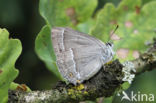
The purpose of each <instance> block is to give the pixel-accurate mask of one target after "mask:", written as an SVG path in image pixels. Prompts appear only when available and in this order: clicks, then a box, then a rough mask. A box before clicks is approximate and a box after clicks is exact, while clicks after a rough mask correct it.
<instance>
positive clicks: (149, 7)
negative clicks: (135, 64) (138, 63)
mask: <svg viewBox="0 0 156 103" xmlns="http://www.w3.org/2000/svg"><path fill="white" fill-rule="evenodd" d="M155 9H156V1H152V2H149V3H147V4H145V5H143V6H142V1H141V0H135V2H134V1H132V0H122V2H121V3H120V4H119V6H118V7H117V8H115V7H114V5H113V4H109V3H108V4H106V5H105V7H104V8H103V9H102V10H101V11H100V12H99V13H98V15H97V18H96V25H95V27H94V28H93V29H92V31H91V34H92V35H93V36H95V37H97V38H99V39H101V40H102V41H104V42H108V39H109V37H110V34H111V32H112V31H113V30H114V29H113V28H115V26H116V25H117V24H118V25H119V29H118V30H117V31H116V32H115V35H117V36H118V37H119V38H120V40H115V41H114V45H115V46H114V47H115V49H116V50H117V51H118V50H120V49H127V51H126V50H125V51H126V52H127V53H128V54H127V56H126V58H121V57H119V58H120V59H121V60H123V59H125V60H130V59H134V58H135V55H134V54H137V53H139V52H143V51H145V50H146V48H147V47H148V46H147V45H146V42H148V41H151V40H152V38H153V37H154V35H155V33H154V30H155V28H156V21H155V18H156V12H155ZM123 52H124V50H123Z"/></svg>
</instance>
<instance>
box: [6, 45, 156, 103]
mask: <svg viewBox="0 0 156 103" xmlns="http://www.w3.org/2000/svg"><path fill="white" fill-rule="evenodd" d="M129 62H130V63H132V65H133V66H134V68H135V71H136V72H133V71H132V74H140V73H143V72H145V71H149V70H153V69H155V68H156V45H155V44H154V45H153V47H152V48H151V49H149V50H148V52H146V53H144V54H142V55H141V56H140V57H139V58H138V59H136V60H133V61H129ZM123 67H124V68H125V69H126V68H130V67H129V66H128V65H124V66H123V65H122V64H121V63H120V62H119V61H118V60H115V61H113V62H112V63H111V64H107V65H105V66H104V67H103V68H101V70H100V71H99V72H98V73H97V74H96V75H95V76H93V77H92V78H91V79H89V80H87V81H85V82H84V83H83V84H80V85H77V86H74V85H72V84H68V85H66V84H65V83H63V82H59V83H58V84H57V86H56V87H55V88H53V89H52V90H45V91H31V92H22V91H9V103H67V102H68V103H70V102H72V103H73V102H79V101H85V100H95V99H96V98H98V97H109V96H112V95H113V93H114V92H115V91H116V90H117V88H119V87H120V85H121V84H122V83H123V82H124V81H123V78H124V76H125V74H124V72H123V71H122V68H123Z"/></svg>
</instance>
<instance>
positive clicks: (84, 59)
mask: <svg viewBox="0 0 156 103" xmlns="http://www.w3.org/2000/svg"><path fill="white" fill-rule="evenodd" d="M52 44H53V47H54V51H55V55H56V57H57V65H58V67H59V71H60V73H61V74H62V75H63V77H64V78H65V79H67V80H68V81H69V82H71V83H73V84H76V83H77V82H80V83H81V82H83V81H84V80H87V79H89V78H90V77H92V76H93V75H94V74H96V73H97V72H98V71H99V70H100V68H101V66H102V65H103V64H102V61H101V50H102V46H105V45H104V44H102V43H101V42H100V41H99V40H97V39H95V38H93V37H91V36H89V35H87V34H83V33H80V32H77V31H74V30H72V29H70V28H53V29H52Z"/></svg>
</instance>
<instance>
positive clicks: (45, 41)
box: [35, 25, 62, 79]
mask: <svg viewBox="0 0 156 103" xmlns="http://www.w3.org/2000/svg"><path fill="white" fill-rule="evenodd" d="M35 51H36V53H37V55H38V56H39V58H40V59H41V60H43V61H44V63H45V64H46V66H47V68H48V69H49V70H50V71H51V72H53V73H54V74H55V75H56V76H57V77H58V78H60V79H62V77H61V75H60V73H59V71H58V69H57V66H56V57H55V54H54V50H53V46H52V41H51V29H50V27H49V26H47V25H46V26H44V27H43V28H42V29H41V31H40V32H39V34H38V36H37V37H36V40H35Z"/></svg>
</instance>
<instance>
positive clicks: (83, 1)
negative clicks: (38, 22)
mask: <svg viewBox="0 0 156 103" xmlns="http://www.w3.org/2000/svg"><path fill="white" fill-rule="evenodd" d="M96 6H97V0H40V3H39V10H40V14H41V15H42V17H43V18H44V19H45V21H46V23H47V24H48V25H49V24H50V26H51V27H53V26H73V25H76V24H78V23H80V22H84V21H85V20H87V19H88V18H90V17H91V16H92V13H93V12H94V10H95V8H96Z"/></svg>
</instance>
